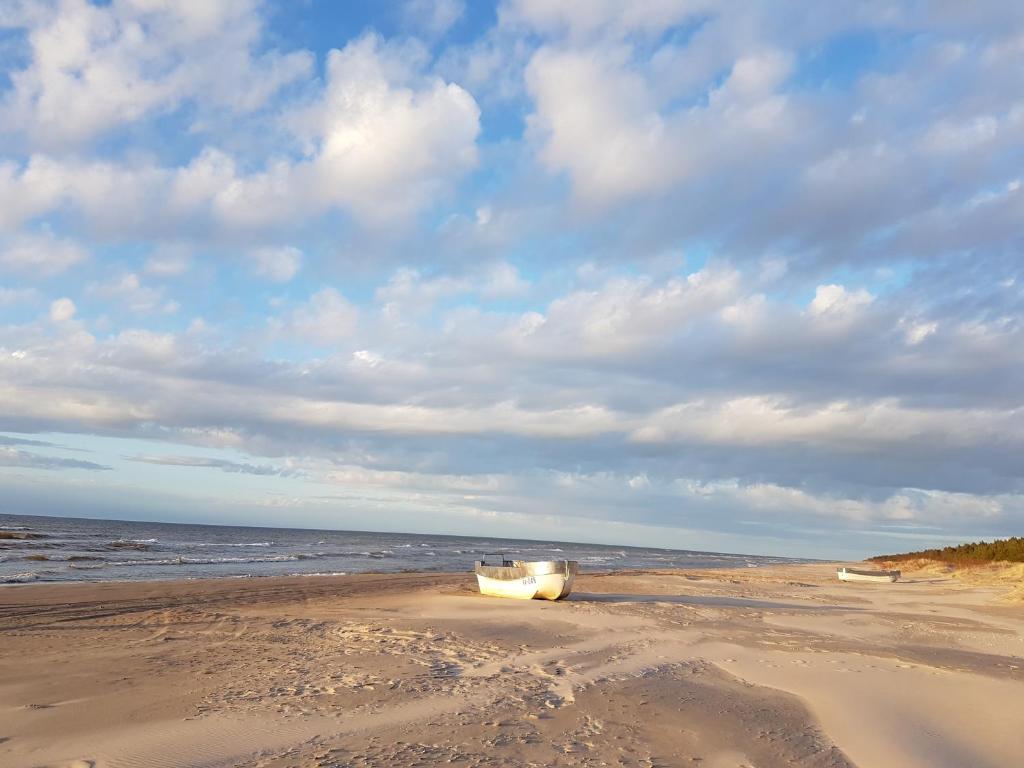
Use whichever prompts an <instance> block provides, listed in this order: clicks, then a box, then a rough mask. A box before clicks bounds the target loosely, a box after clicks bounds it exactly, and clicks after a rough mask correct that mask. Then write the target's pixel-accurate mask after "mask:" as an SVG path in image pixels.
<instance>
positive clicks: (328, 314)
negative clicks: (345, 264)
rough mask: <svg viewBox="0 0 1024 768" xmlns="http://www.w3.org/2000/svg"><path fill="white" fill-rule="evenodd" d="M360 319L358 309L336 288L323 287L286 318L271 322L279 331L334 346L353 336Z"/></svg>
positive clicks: (276, 330)
mask: <svg viewBox="0 0 1024 768" xmlns="http://www.w3.org/2000/svg"><path fill="white" fill-rule="evenodd" d="M358 318H359V310H358V309H356V307H355V306H353V305H352V304H351V303H350V302H349V301H348V300H347V299H346V298H345V297H344V296H342V295H341V293H339V292H338V291H337V290H336V289H335V288H330V287H328V288H321V289H320V290H319V291H317V292H316V293H314V294H313V295H312V296H310V297H309V299H308V300H307V301H306V302H304V303H303V304H301V305H299V306H298V307H296V308H295V309H294V310H292V311H291V313H289V314H288V315H287V316H285V317H284V318H276V319H274V320H272V321H271V327H272V328H273V329H274V331H275V332H276V333H278V334H281V335H285V336H292V337H295V338H298V339H302V340H305V341H309V342H312V343H313V344H321V345H333V344H338V343H341V342H343V341H346V340H347V339H349V338H350V336H351V335H352V332H353V330H354V329H355V326H356V321H357V320H358Z"/></svg>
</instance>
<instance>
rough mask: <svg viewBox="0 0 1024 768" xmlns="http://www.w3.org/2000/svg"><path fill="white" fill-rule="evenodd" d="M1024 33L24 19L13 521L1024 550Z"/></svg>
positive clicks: (940, 9)
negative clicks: (1018, 542)
mask: <svg viewBox="0 0 1024 768" xmlns="http://www.w3.org/2000/svg"><path fill="white" fill-rule="evenodd" d="M1022 58H1024V11H1022V10H1021V9H1018V8H1016V7H1015V6H1013V5H1012V4H1006V3H972V4H962V5H956V4H945V5H943V4H937V5H925V6H922V5H921V4H918V3H911V2H907V3H899V2H897V3H890V2H886V3H878V2H873V1H870V0H865V1H864V2H843V3H835V4H829V5H828V6H822V7H820V8H817V7H809V6H807V4H805V3H789V2H773V3H749V4H741V5H736V4H731V3H719V2H712V1H710V0H708V1H707V2H698V3H693V2H689V1H688V2H675V1H674V0H667V1H665V0H659V1H658V2H653V1H652V2H636V3H630V4H621V3H616V2H611V0H608V1H607V2H605V1H604V0H587V1H586V2H583V1H582V0H580V1H577V2H573V1H570V0H566V1H565V2H546V1H545V2H541V1H540V0H507V1H506V2H499V3H496V4H488V3H466V2H463V1H462V0H410V1H409V2H395V3H391V4H387V3H369V2H366V3H364V2H353V3H333V2H326V1H324V0H310V1H309V2H304V3H271V2H260V1H259V0H225V1H224V2H195V3H192V2H160V1H159V0H146V1H145V2H143V1H142V0H112V2H108V3H88V2H85V0H62V1H61V2H50V1H48V0H38V1H26V2H22V1H20V0H16V1H15V2H8V3H5V4H3V7H2V8H0V488H2V490H3V494H2V504H3V507H2V511H5V512H11V513H32V514H62V515H75V514H78V515H82V516H95V517H104V516H109V517H115V518H131V519H161V520H187V521H196V522H213V523H235V524H244V523H252V524H260V525H296V526H309V527H330V528H359V529H370V530H406V531H417V532H441V533H462V534H481V535H511V536H516V535H518V536H523V537H534V538H537V537H550V538H560V539H568V540H584V541H601V542H613V543H624V544H626V543H628V544H655V545H664V546H673V547H683V548H693V549H717V550H732V551H747V552H762V553H772V554H793V555H814V556H844V557H846V556H851V557H852V556H861V555H867V554H871V553H875V552H880V551H891V550H905V549H908V548H917V547H919V546H926V545H934V544H944V543H948V542H952V541H960V540H963V539H973V538H980V537H994V536H1000V535H1009V534H1014V533H1017V534H1019V532H1020V529H1021V525H1022V523H1024V496H1022V492H1024V480H1022V474H1024V470H1022V467H1021V464H1020V461H1019V459H1018V458H1017V457H1019V456H1020V455H1021V451H1022V449H1024V403H1022V399H1021V394H1020V393H1021V392H1022V391H1024V331H1022V326H1021V312H1022V306H1024V292H1022V286H1024V274H1022V272H1024V257H1022V255H1021V253H1022V245H1024V237H1022V234H1021V232H1022V231H1024V230H1022V229H1021V227H1020V222H1021V221H1022V220H1024V191H1022V189H1021V184H1022V180H1021V177H1022V175H1024V101H1022V99H1021V94H1022V93H1024V69H1022V68H1021V67H1020V62H1021V60H1022Z"/></svg>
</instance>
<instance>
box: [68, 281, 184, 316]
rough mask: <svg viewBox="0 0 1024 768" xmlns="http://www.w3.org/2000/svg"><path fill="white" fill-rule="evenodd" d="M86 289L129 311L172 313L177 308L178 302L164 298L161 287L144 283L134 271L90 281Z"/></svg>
mask: <svg viewBox="0 0 1024 768" xmlns="http://www.w3.org/2000/svg"><path fill="white" fill-rule="evenodd" d="M87 289H88V291H89V293H90V294H92V295H93V296H97V297H99V298H101V299H105V300H108V301H115V302H117V303H118V304H119V305H120V306H121V307H123V308H124V309H127V310H129V311H130V312H140V313H151V312H161V313H164V314H172V313H174V312H176V311H177V310H178V308H179V304H178V302H176V301H165V300H164V298H163V290H162V289H160V288H153V287H151V286H148V285H146V284H145V283H143V282H142V280H141V279H140V278H139V276H138V275H137V274H135V273H134V272H124V273H122V274H120V275H116V276H114V277H112V278H110V279H109V280H106V281H103V282H91V283H89V285H88V286H87Z"/></svg>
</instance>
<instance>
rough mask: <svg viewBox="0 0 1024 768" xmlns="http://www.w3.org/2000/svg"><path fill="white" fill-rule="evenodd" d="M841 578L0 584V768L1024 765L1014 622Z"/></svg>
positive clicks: (990, 590) (926, 578)
mask: <svg viewBox="0 0 1024 768" xmlns="http://www.w3.org/2000/svg"><path fill="white" fill-rule="evenodd" d="M834 568H835V566H829V565H802V566H778V567H771V568H764V569H743V570H721V571H706V570H694V571H672V572H669V571H658V572H650V571H648V572H629V573H619V574H594V575H584V576H582V577H581V578H580V579H579V581H578V582H577V586H576V592H575V593H574V594H573V595H572V597H571V598H570V599H569V600H567V601H563V602H559V603H547V602H541V601H530V602H526V601H514V600H502V599H500V598H486V597H481V596H479V595H477V594H475V588H474V583H473V579H472V577H471V576H469V575H462V574H455V575H444V574H441V575H438V574H395V575H362V576H345V577H289V578H267V579H223V580H216V581H194V582H149V583H139V582H135V583H117V584H64V585H25V586H12V587H5V588H3V589H0V765H4V766H10V767H11V768H19V767H20V766H89V765H93V766H111V767H117V766H126V767H127V766H182V765H188V766H235V765H251V766H275V767H283V766H296V767H298V766H339V767H340V766H378V765H379V766H395V765H400V766H433V765H442V764H444V765H447V764H451V765H456V766H467V767H468V766H646V767H648V768H650V767H652V766H701V768H727V767H728V768H739V767H740V766H749V767H753V766H756V767H757V768H771V766H808V767H814V768H818V767H826V766H827V767H837V768H838V767H839V766H861V768H890V767H891V766H901V767H903V768H916V767H918V766H919V767H920V768H925V767H927V768H936V767H939V768H941V767H943V766H948V767H949V768H964V767H965V766H972V767H974V768H986V767H987V766H992V767H993V768H994V767H995V766H1009V765H1015V764H1017V763H1018V762H1019V760H1020V759H1021V757H1020V756H1021V755H1022V754H1024V605H1022V604H1021V603H1019V602H1016V603H1015V602H1008V601H1006V600H1005V599H1004V595H1005V594H1006V592H1007V587H1006V585H1002V586H998V587H993V586H982V585H978V584H976V583H966V582H965V581H964V580H961V579H951V578H949V577H948V576H944V575H942V574H938V575H936V574H935V573H933V572H928V571H921V572H920V573H919V574H917V575H916V576H915V574H914V573H909V574H907V578H906V580H905V581H902V582H899V583H896V584H840V583H838V582H836V581H835V576H834Z"/></svg>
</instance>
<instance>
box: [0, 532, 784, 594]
mask: <svg viewBox="0 0 1024 768" xmlns="http://www.w3.org/2000/svg"><path fill="white" fill-rule="evenodd" d="M0 532H7V533H9V534H12V535H13V536H14V538H5V537H2V536H0V583H2V584H25V583H35V582H47V581H126V580H154V579H207V578H217V577H224V576H234V577H244V576H252V577H256V576H284V575H305V574H309V575H314V574H342V573H366V572H371V571H375V572H385V573H386V572H396V571H471V570H472V569H473V562H474V561H475V560H478V559H479V558H480V556H481V555H482V554H484V553H492V552H502V553H505V554H506V555H507V556H509V557H512V556H514V557H516V558H518V559H522V560H578V561H579V562H580V567H581V569H582V570H584V571H588V570H589V571H608V570H622V569H629V568H720V567H743V566H747V567H751V568H754V567H757V566H760V565H768V564H771V563H789V562H800V561H799V560H797V559H795V558H779V557H760V556H755V555H732V554H723V553H719V552H690V551H686V550H669V549H650V548H644V547H617V546H604V545H600V544H572V543H567V542H557V541H518V540H513V539H495V538H474V537H467V536H430V535H421V534H412V533H370V532H364V531H320V530H306V529H297V528H249V527H234V526H222V525H183V524H177V523H142V522H125V521H119V520H85V519H79V518H66V517H28V516H23V515H0Z"/></svg>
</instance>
